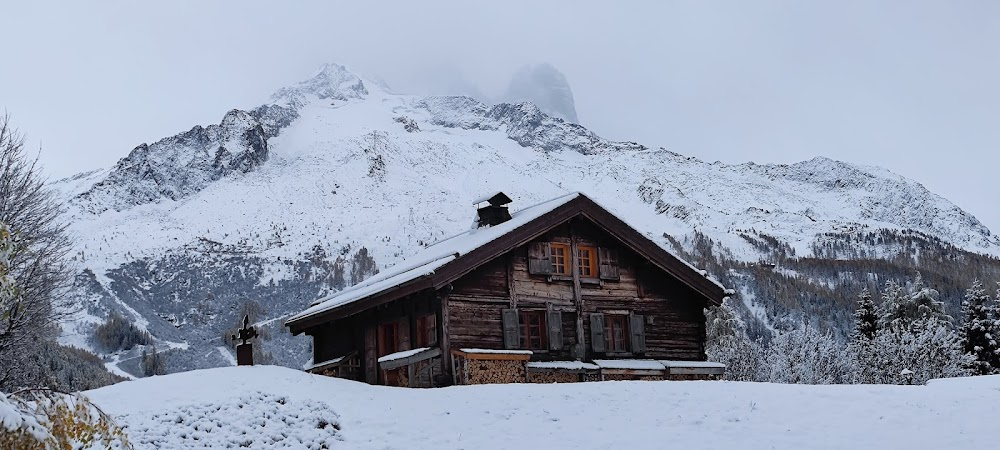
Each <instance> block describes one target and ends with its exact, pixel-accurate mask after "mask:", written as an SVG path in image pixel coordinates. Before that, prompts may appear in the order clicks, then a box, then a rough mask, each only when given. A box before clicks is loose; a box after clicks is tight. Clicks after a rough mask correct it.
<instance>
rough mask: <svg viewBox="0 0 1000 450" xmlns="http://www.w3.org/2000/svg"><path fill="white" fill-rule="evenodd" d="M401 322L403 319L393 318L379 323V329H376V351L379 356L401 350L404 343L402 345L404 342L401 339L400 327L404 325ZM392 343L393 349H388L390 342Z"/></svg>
mask: <svg viewBox="0 0 1000 450" xmlns="http://www.w3.org/2000/svg"><path fill="white" fill-rule="evenodd" d="M400 322H401V321H399V320H393V321H390V322H385V323H380V324H379V325H378V330H376V333H377V336H376V340H377V342H376V344H375V346H376V348H375V353H376V357H377V358H381V357H383V356H385V355H391V354H393V353H396V352H398V351H400V348H401V347H402V345H400V344H402V341H401V340H400V338H401V336H400V335H399V332H400V329H401V328H402V326H400V325H401V323H400ZM389 330H392V339H391V342H390V339H389V336H388V335H387V333H388V331H389ZM390 343H391V344H392V349H391V351H387V350H390V349H388V348H387V347H388V344H390Z"/></svg>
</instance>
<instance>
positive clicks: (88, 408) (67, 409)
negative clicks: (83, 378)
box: [0, 389, 132, 450]
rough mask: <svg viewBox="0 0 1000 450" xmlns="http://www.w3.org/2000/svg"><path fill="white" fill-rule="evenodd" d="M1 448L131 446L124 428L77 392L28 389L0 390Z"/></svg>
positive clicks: (44, 448)
mask: <svg viewBox="0 0 1000 450" xmlns="http://www.w3.org/2000/svg"><path fill="white" fill-rule="evenodd" d="M0 431H2V433H0V448H4V449H19V450H35V449H37V450H47V449H98V448H100V449H109V450H112V449H115V450H118V449H130V448H132V446H131V445H130V444H129V441H128V437H127V436H126V435H125V432H124V430H123V429H122V428H121V427H119V426H118V425H117V424H115V422H114V420H112V419H111V417H109V416H108V415H107V414H105V413H104V412H103V411H101V410H100V408H98V407H97V406H95V405H94V404H93V403H91V402H90V401H89V400H88V399H87V398H86V397H84V396H83V395H80V394H72V395H71V394H63V393H59V392H55V391H51V390H47V389H31V390H24V391H19V392H15V393H13V394H11V395H9V396H7V395H4V394H3V393H0Z"/></svg>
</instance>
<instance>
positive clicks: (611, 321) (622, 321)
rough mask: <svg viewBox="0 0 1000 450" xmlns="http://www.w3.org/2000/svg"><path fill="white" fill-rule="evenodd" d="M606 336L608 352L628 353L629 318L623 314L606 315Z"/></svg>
mask: <svg viewBox="0 0 1000 450" xmlns="http://www.w3.org/2000/svg"><path fill="white" fill-rule="evenodd" d="M604 336H605V339H606V342H607V351H608V352H610V353H624V352H627V351H628V339H629V337H630V336H629V333H628V316H626V315H621V314H606V315H605V316H604Z"/></svg>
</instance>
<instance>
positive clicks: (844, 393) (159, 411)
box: [86, 366, 1000, 450]
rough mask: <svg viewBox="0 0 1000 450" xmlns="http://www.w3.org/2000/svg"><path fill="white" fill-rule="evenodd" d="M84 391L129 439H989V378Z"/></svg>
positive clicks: (453, 443) (195, 380)
mask: <svg viewBox="0 0 1000 450" xmlns="http://www.w3.org/2000/svg"><path fill="white" fill-rule="evenodd" d="M86 394H87V395H88V396H90V398H91V399H92V400H93V401H94V402H95V403H96V404H98V405H99V406H101V407H102V408H103V409H104V410H105V411H106V412H108V413H110V414H112V415H113V416H115V417H116V418H118V420H119V421H121V423H123V424H126V425H128V432H129V433H130V437H131V440H132V441H133V442H135V443H136V448H139V449H142V448H158V447H160V448H188V447H191V446H198V445H202V446H203V447H204V448H208V447H213V446H214V447H215V448H226V445H232V444H234V443H235V444H240V443H244V442H247V441H245V440H244V439H249V440H252V442H253V443H254V445H252V446H251V447H252V448H323V447H322V445H323V443H326V445H329V446H330V448H344V449H386V448H388V449H425V448H433V449H509V448H558V449H561V448H580V449H604V448H629V449H661V448H706V449H718V448H733V447H739V448H746V449H765V448H766V449H771V448H809V449H826V448H830V449H833V448H852V449H867V448H879V449H895V448H899V449H902V448H906V449H911V450H912V449H943V448H946V449H980V448H982V449H987V448H995V434H994V433H993V431H992V430H994V429H995V428H994V425H993V421H994V417H995V416H994V414H992V412H993V411H994V410H995V405H997V404H1000V377H976V378H963V379H949V380H933V381H931V382H930V383H929V384H928V385H927V386H889V385H844V386H807V385H780V384H768V383H736V382H722V381H662V382H657V381H646V382H642V381H634V382H631V381H622V382H601V383H579V384H553V385H542V384H536V385H532V384H517V385H488V386H456V387H450V388H442V389H429V390H421V389H405V388H389V387H381V386H369V385H366V384H361V383H356V382H351V381H346V380H340V379H334V378H327V377H321V376H316V375H310V374H307V373H304V372H300V371H296V370H292V369H286V368H280V367H267V366H257V367H230V368H219V369H209V370H199V371H192V372H184V373H179V374H174V375H168V376H161V377H152V378H148V379H141V380H136V381H128V382H123V383H119V384H117V385H113V386H109V387H105V388H102V389H98V390H94V391H90V392H87V393H86ZM279 399H284V400H285V402H286V403H285V404H281V403H280V402H278V400H279ZM241 406H242V408H241ZM177 420H180V422H176V421H177ZM319 420H327V421H328V422H329V423H330V424H331V426H333V425H332V424H333V423H339V426H340V430H339V431H337V430H336V427H334V428H333V429H332V430H331V429H330V428H329V427H323V428H320V427H319V426H318V425H319V422H318V421H319ZM177 423H181V424H184V425H183V426H177V425H176V424H177ZM196 427H197V428H196ZM203 428H204V429H203ZM209 429H210V431H207V430H209ZM243 433H246V434H243ZM194 436H197V437H198V440H197V441H195V440H194ZM279 437H281V439H279ZM323 439H325V440H323ZM267 445H271V446H270V447H268V446H267ZM282 445H284V446H285V447H281V446H282ZM296 445H298V446H299V447H295V446H296ZM308 445H319V447H309V446H308Z"/></svg>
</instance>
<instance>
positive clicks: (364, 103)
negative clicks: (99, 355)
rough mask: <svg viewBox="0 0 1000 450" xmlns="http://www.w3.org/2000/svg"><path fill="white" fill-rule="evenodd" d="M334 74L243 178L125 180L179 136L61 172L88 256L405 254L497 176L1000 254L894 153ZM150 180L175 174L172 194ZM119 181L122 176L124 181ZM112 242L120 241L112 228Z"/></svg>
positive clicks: (666, 211) (724, 218) (630, 212)
mask: <svg viewBox="0 0 1000 450" xmlns="http://www.w3.org/2000/svg"><path fill="white" fill-rule="evenodd" d="M332 67H333V68H332V69H331V66H327V67H324V71H323V72H322V75H320V76H317V77H316V78H319V79H320V80H326V79H330V78H333V80H332V81H330V82H331V83H335V87H339V86H340V85H341V84H342V83H344V81H342V80H340V78H341V77H348V76H349V75H344V74H343V73H342V71H343V70H344V69H343V68H342V67H340V66H332ZM330 70H336V71H337V73H336V74H334V75H330V74H329V73H327V72H329V71H330ZM316 78H314V79H310V80H309V81H307V82H304V83H303V84H305V85H306V86H308V87H310V88H311V90H302V89H295V90H291V91H290V90H289V89H288V88H286V89H283V90H282V91H279V94H277V95H276V97H277V98H278V99H279V100H281V101H283V102H285V103H286V104H291V105H297V106H298V108H297V111H296V113H297V115H298V116H299V117H298V118H296V119H295V120H293V121H292V122H291V124H290V125H288V126H287V127H285V128H283V129H281V130H280V132H279V134H278V136H277V137H274V138H271V139H269V140H268V142H267V148H268V149H269V151H268V152H266V153H265V152H258V153H259V159H266V160H265V161H258V162H256V163H255V164H252V165H250V166H249V167H248V168H247V169H245V170H243V172H246V173H242V174H241V175H239V176H231V177H223V176H221V175H217V176H215V177H214V178H215V179H212V178H213V174H209V175H208V176H206V177H202V178H199V179H197V180H190V179H189V178H190V177H188V178H183V179H181V180H173V179H169V177H164V178H167V179H165V180H160V179H153V180H146V179H143V178H142V177H141V176H136V177H135V178H136V180H132V179H122V174H123V173H130V174H131V173H135V172H137V171H136V170H135V169H132V167H134V166H136V165H139V166H148V167H151V168H153V170H161V171H164V172H172V174H174V175H176V174H178V173H180V174H184V173H185V172H186V170H185V169H186V166H188V165H192V164H195V162H192V161H191V160H192V159H194V158H193V157H188V160H185V161H177V157H175V156H172V155H171V154H170V152H166V151H160V152H154V151H152V149H154V148H156V147H157V144H161V145H160V147H166V145H163V143H156V144H153V146H151V147H147V146H145V145H143V146H140V147H139V148H137V150H134V151H133V152H132V154H130V155H129V156H128V157H126V158H125V159H123V160H122V162H120V163H119V164H118V166H116V167H115V168H114V169H113V170H111V171H99V172H95V173H92V174H89V176H88V175H84V176H83V177H82V178H77V179H68V180H63V181H60V182H58V183H56V186H57V187H60V188H63V189H65V192H66V194H67V197H69V198H71V199H72V204H73V206H74V207H73V209H72V214H73V219H74V220H73V222H74V227H73V228H74V231H75V232H76V234H77V235H78V236H79V237H80V238H81V248H85V249H87V250H89V252H88V253H89V255H88V264H87V266H88V267H91V268H92V269H95V272H98V273H100V272H101V270H100V269H107V268H109V267H114V266H116V265H118V264H120V263H121V262H122V261H125V260H127V259H128V258H129V256H128V255H129V254H130V255H131V257H133V258H134V257H138V256H140V255H159V254H161V253H162V252H163V251H165V250H166V249H169V248H175V247H177V246H178V245H180V244H186V243H190V242H193V241H195V240H196V239H197V238H199V237H202V238H206V239H210V240H212V241H215V242H220V243H223V244H229V245H237V244H239V243H240V241H241V239H247V238H249V239H250V240H251V242H250V246H251V247H252V248H253V251H258V252H264V253H265V254H268V255H272V254H273V255H275V256H281V255H294V254H295V253H296V252H297V251H298V250H301V249H303V248H306V247H307V246H312V245H314V244H316V243H319V242H320V241H321V239H316V238H314V237H315V236H318V235H320V234H322V235H323V236H325V240H326V241H330V240H337V239H338V238H344V240H352V239H357V238H356V237H355V236H357V235H358V234H360V233H358V231H361V230H364V234H366V235H367V239H366V240H370V237H375V236H377V237H383V238H384V239H385V240H386V241H387V242H386V244H387V245H378V246H376V248H375V249H374V250H376V251H377V254H376V255H377V259H378V260H379V261H381V262H384V263H389V262H391V260H393V259H396V257H395V256H393V255H395V254H396V253H401V256H406V254H407V253H412V252H413V251H414V246H413V245H412V242H413V241H414V240H415V239H413V238H416V239H424V240H425V241H426V240H427V239H431V240H433V239H434V238H435V236H440V235H442V234H453V233H455V232H458V231H461V230H462V229H464V228H465V227H466V226H467V224H468V223H469V221H470V220H471V216H472V213H473V211H472V207H471V200H472V199H474V198H475V197H477V196H479V195H480V194H482V193H485V192H491V191H496V190H503V191H505V192H507V193H508V194H511V196H512V197H513V198H514V199H515V200H516V203H515V204H514V207H515V208H516V207H517V205H522V206H524V205H530V204H534V203H537V202H538V201H541V200H544V199H547V198H551V197H555V196H558V195H561V194H564V193H567V192H571V191H581V192H585V193H587V194H588V195H590V196H591V197H593V198H595V199H596V200H597V201H599V202H602V203H603V204H605V205H609V206H611V207H612V209H614V210H615V212H616V213H618V214H620V215H622V216H623V217H625V218H626V219H628V220H630V221H631V222H633V223H634V224H636V225H637V226H639V227H640V228H641V229H642V230H643V231H646V232H648V233H649V234H653V235H657V234H660V233H662V232H664V231H668V232H678V231H679V232H683V231H688V230H691V229H699V230H701V231H702V232H705V233H708V234H709V235H711V236H712V237H719V238H720V239H722V240H724V241H725V240H731V239H729V238H730V236H731V235H730V236H727V234H728V232H729V231H731V230H733V229H737V228H739V229H749V228H755V229H757V230H761V231H765V232H767V233H768V234H772V235H775V236H779V237H782V238H785V239H787V240H789V241H791V242H808V241H810V240H811V239H813V238H814V237H815V235H817V234H819V233H823V232H829V231H838V230H843V229H845V228H850V227H858V228H865V227H867V228H882V227H890V228H899V229H914V230H919V231H922V232H925V233H928V234H931V235H934V236H938V237H940V238H942V239H943V240H945V241H948V242H952V243H953V244H955V245H957V246H959V247H962V248H966V249H968V250H971V251H979V252H988V253H993V254H1000V239H998V238H997V236H994V235H992V234H991V233H990V232H989V230H988V229H986V227H984V226H983V225H982V224H981V223H980V222H979V221H978V220H976V219H975V217H973V216H971V215H969V214H968V213H966V212H964V211H962V210H961V209H959V208H958V207H956V206H955V205H953V204H951V203H950V202H948V201H947V200H945V199H944V198H941V197H940V196H937V195H935V194H933V193H931V192H929V191H927V190H926V189H925V188H923V187H922V186H921V185H920V184H918V183H916V182H914V181H911V180H907V179H905V178H902V177H900V176H898V175H895V174H892V173H891V172H888V171H886V170H884V169H878V168H867V167H859V166H855V165H852V164H848V163H844V162H839V161H834V160H830V159H826V158H816V159H813V160H810V161H805V162H802V163H798V164H793V165H757V164H753V163H747V164H741V165H724V164H720V163H706V162H703V161H700V160H698V159H695V158H691V157H685V156H682V155H679V154H676V153H672V152H668V151H664V150H651V149H646V148H644V147H642V146H639V145H635V144H623V143H614V142H608V141H605V140H603V139H600V138H599V137H597V136H594V135H593V134H592V133H590V132H589V131H586V129H584V128H583V127H580V126H578V125H574V124H568V123H564V122H561V121H560V120H558V119H554V118H551V117H548V116H545V115H544V114H542V113H541V112H539V111H538V110H537V108H534V107H533V105H531V104H519V105H508V104H501V105H497V106H494V107H489V106H486V105H482V104H480V103H478V102H475V101H474V100H471V99H469V98H465V97H432V98H414V97H408V96H400V95H391V94H388V93H386V92H384V91H381V90H379V88H378V87H377V86H375V85H370V86H369V88H368V89H365V87H364V86H359V85H356V84H355V85H351V86H350V88H351V89H348V93H350V94H351V96H347V95H345V94H342V93H339V91H338V90H337V89H333V88H327V87H326V86H324V85H317V83H319V82H318V81H316ZM355 83H360V80H357V81H355ZM311 92H319V93H320V94H321V95H316V94H313V93H311ZM331 98H334V99H336V101H333V102H332V104H331V103H330V102H328V101H327V100H329V99H331ZM282 106H283V105H282ZM399 116H408V117H411V118H413V119H415V120H416V121H417V123H418V124H419V125H420V131H419V132H415V133H408V132H406V131H404V129H403V127H402V126H401V125H400V124H399V123H395V122H394V121H393V119H394V118H395V117H399ZM237 117H238V118H240V119H242V120H239V121H237V120H235V119H234V118H237ZM247 121H249V122H247ZM232 122H238V124H236V125H234V124H233V123H232ZM256 125H257V124H256V123H255V121H254V120H253V118H252V117H251V116H250V115H249V114H244V113H242V112H240V111H236V110H234V111H232V112H230V113H228V114H226V116H225V117H224V118H223V120H222V124H221V125H220V126H212V127H218V128H221V129H229V128H234V131H231V132H229V134H230V135H232V134H238V132H239V131H246V130H248V129H252V128H253V127H254V126H256ZM197 128H200V127H197ZM209 128H211V127H209ZM373 133H374V134H373ZM177 140H178V139H176V138H168V139H167V140H166V141H168V142H169V143H174V142H175V141H177ZM238 145H239V143H237V144H232V145H230V147H235V146H238ZM175 147H176V146H175ZM205 147H207V149H201V148H198V149H191V150H192V153H201V154H202V156H203V157H204V158H208V159H211V158H213V157H214V153H215V152H214V150H213V149H217V148H218V147H220V145H219V144H215V145H214V146H213V145H207V146H205ZM372 147H374V148H372ZM536 147H537V148H536ZM540 149H541V150H545V151H539V150H540ZM164 153H166V154H167V155H168V156H169V157H164V156H163V154H164ZM173 153H177V152H176V151H175V152H173ZM238 154H239V153H238ZM146 183H148V184H153V185H157V186H159V188H160V189H159V190H160V191H162V193H161V195H159V196H158V197H155V193H156V192H153V191H156V190H155V189H146V188H145V185H144V184H146ZM109 186H116V187H118V186H120V187H119V188H118V189H117V190H116V191H114V192H110V191H111V190H110V189H109ZM174 186H179V188H178V189H171V188H172V187H174ZM182 187H190V190H189V191H183V189H181V188H182ZM98 194H102V195H100V196H99V195H98ZM151 197H154V198H151ZM129 204H133V205H136V206H132V207H128V205H129ZM94 211H100V213H95V212H94ZM367 211H382V212H383V214H382V217H380V219H381V220H379V221H377V222H378V223H372V222H376V221H373V220H371V219H372V217H371V215H370V214H367V213H366V212H367ZM411 211H412V212H411ZM344 213H346V214H344ZM386 219H388V220H386ZM270 223H283V224H285V225H289V230H287V236H283V239H282V242H283V244H284V245H283V246H281V247H282V248H281V249H275V248H269V247H268V246H267V245H266V244H265V243H263V242H260V241H257V242H253V238H252V237H251V236H252V235H254V234H256V233H257V232H259V231H260V230H262V229H266V228H267V227H266V226H265V225H266V224H270ZM337 230H340V231H337ZM393 238H395V239H393ZM660 241H661V242H662V241H663V240H662V239H660ZM103 242H107V243H108V245H106V246H105V245H99V244H98V243H103ZM373 245H374V244H373ZM95 246H96V247H100V248H99V249H95V248H94V247H95ZM731 246H732V247H738V243H737V242H735V241H733V242H732V245H731ZM271 247H273V246H271ZM95 250H96V251H95ZM293 250H294V251H293Z"/></svg>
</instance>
